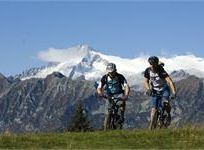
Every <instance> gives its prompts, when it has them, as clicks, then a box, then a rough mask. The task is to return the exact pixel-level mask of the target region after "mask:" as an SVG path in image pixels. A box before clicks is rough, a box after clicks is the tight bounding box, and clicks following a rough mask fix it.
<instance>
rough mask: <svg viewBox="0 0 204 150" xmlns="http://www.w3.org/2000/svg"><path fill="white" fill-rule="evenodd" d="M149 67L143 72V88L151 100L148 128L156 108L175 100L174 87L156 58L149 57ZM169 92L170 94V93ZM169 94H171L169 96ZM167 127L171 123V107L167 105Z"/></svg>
mask: <svg viewBox="0 0 204 150" xmlns="http://www.w3.org/2000/svg"><path fill="white" fill-rule="evenodd" d="M148 62H149V64H150V67H148V68H146V70H145V72H144V78H145V79H144V87H145V89H146V94H147V95H149V96H152V99H151V115H150V126H151V122H152V121H153V118H154V115H155V112H156V111H157V108H158V106H159V105H161V103H162V102H163V101H166V102H169V100H170V99H175V98H176V87H175V85H174V83H173V81H172V79H171V77H170V76H169V75H168V73H167V72H166V71H165V70H164V68H163V65H161V64H159V58H158V57H156V56H151V57H149V59H148ZM170 91H171V92H170ZM158 93H159V94H160V95H161V98H158V97H157V96H155V94H158ZM170 93H171V94H170ZM168 104H169V103H168ZM168 111H169V112H168V119H169V125H170V121H171V114H170V111H171V106H170V104H169V110H168Z"/></svg>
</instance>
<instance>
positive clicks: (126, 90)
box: [124, 83, 130, 96]
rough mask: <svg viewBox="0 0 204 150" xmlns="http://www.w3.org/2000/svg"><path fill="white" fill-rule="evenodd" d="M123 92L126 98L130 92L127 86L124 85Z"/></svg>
mask: <svg viewBox="0 0 204 150" xmlns="http://www.w3.org/2000/svg"><path fill="white" fill-rule="evenodd" d="M124 91H125V93H124V94H125V96H128V95H129V92H130V87H129V85H128V84H127V83H126V84H124Z"/></svg>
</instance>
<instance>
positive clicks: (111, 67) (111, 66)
mask: <svg viewBox="0 0 204 150" xmlns="http://www.w3.org/2000/svg"><path fill="white" fill-rule="evenodd" d="M106 71H107V72H108V73H111V72H114V71H116V65H115V64H114V63H108V64H107V66H106Z"/></svg>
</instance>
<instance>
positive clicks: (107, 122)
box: [103, 113, 110, 131]
mask: <svg viewBox="0 0 204 150" xmlns="http://www.w3.org/2000/svg"><path fill="white" fill-rule="evenodd" d="M103 126H104V131H107V130H108V129H110V113H107V114H105V119H104V125H103Z"/></svg>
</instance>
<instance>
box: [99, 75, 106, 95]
mask: <svg viewBox="0 0 204 150" xmlns="http://www.w3.org/2000/svg"><path fill="white" fill-rule="evenodd" d="M104 85H105V76H103V77H102V78H101V81H100V82H99V84H98V87H97V93H98V95H99V96H103V95H104V92H103V86H104Z"/></svg>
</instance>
